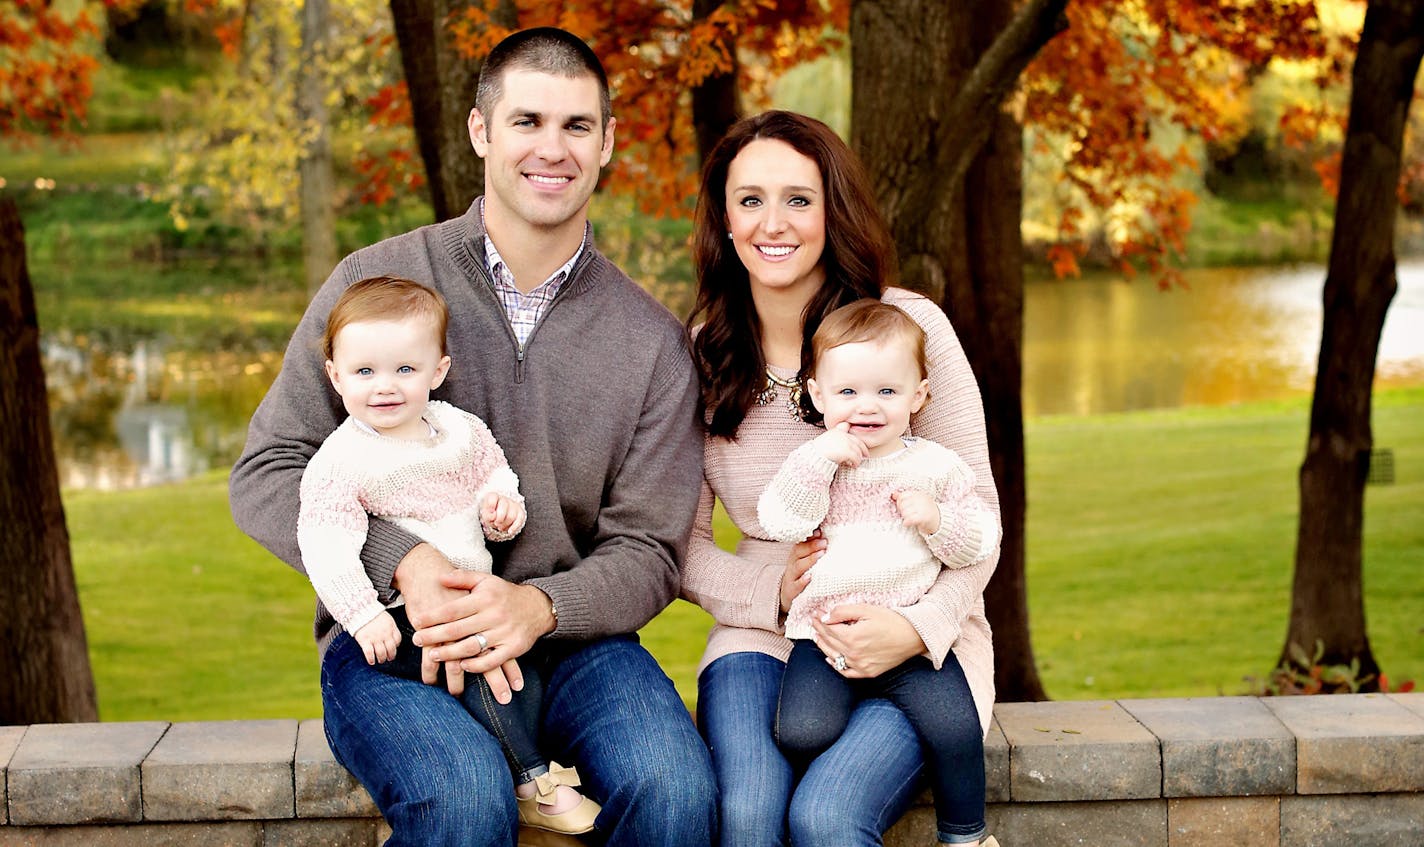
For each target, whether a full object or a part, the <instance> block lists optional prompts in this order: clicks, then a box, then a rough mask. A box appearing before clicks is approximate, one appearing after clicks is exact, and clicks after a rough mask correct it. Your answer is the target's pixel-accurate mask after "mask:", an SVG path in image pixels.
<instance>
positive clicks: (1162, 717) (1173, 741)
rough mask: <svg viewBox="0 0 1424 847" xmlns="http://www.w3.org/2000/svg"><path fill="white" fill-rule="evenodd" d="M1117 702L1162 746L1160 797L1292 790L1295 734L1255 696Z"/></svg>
mask: <svg viewBox="0 0 1424 847" xmlns="http://www.w3.org/2000/svg"><path fill="white" fill-rule="evenodd" d="M1118 702H1119V704H1120V705H1121V706H1122V707H1123V708H1124V709H1126V710H1127V711H1128V712H1129V713H1130V714H1131V715H1132V716H1133V717H1134V718H1137V720H1138V721H1139V722H1141V723H1142V725H1143V726H1145V727H1146V728H1147V731H1148V732H1150V733H1152V734H1153V735H1155V736H1157V740H1158V741H1159V742H1161V744H1162V796H1164V797H1246V796H1252V795H1265V794H1292V793H1294V792H1295V736H1294V735H1291V733H1290V730H1288V729H1286V727H1285V725H1284V724H1282V723H1281V722H1280V721H1279V720H1278V719H1277V718H1276V716H1275V715H1273V714H1272V713H1271V710H1270V709H1267V708H1266V707H1265V706H1263V705H1262V704H1261V701H1260V700H1259V699H1257V698H1255V697H1194V698H1189V699H1181V700H1120V701H1118Z"/></svg>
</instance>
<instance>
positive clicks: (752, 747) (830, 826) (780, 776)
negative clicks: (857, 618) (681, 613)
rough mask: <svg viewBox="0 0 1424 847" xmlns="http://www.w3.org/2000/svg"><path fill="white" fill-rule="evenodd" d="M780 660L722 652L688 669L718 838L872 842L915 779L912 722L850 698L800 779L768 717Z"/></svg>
mask: <svg viewBox="0 0 1424 847" xmlns="http://www.w3.org/2000/svg"><path fill="white" fill-rule="evenodd" d="M784 667H785V666H784V665H783V664H782V663H781V662H780V661H778V660H776V659H773V658H772V657H770V656H766V655H763V654H761V653H732V654H731V655H727V656H723V657H721V658H720V659H718V660H717V661H715V662H713V663H712V664H711V665H709V666H708V667H707V668H706V670H704V671H703V672H702V676H701V677H700V678H699V679H698V682H697V688H698V700H697V725H698V728H699V729H700V730H701V731H702V734H703V736H704V738H705V739H706V740H707V746H708V748H709V749H710V750H711V751H712V767H713V768H714V769H715V771H716V774H717V786H718V788H719V790H720V791H721V798H720V805H719V810H720V812H721V825H722V837H721V841H720V842H719V843H720V844H721V845H722V847H769V846H770V845H785V844H787V843H790V844H793V845H797V847H842V845H844V847H861V845H879V844H880V843H881V836H882V834H883V833H884V832H885V830H887V829H889V828H890V826H891V825H892V824H893V823H895V821H897V820H899V818H900V816H901V815H903V814H904V813H905V810H906V809H908V808H909V807H910V804H911V803H913V802H914V800H915V797H916V796H917V795H918V793H919V791H920V790H921V788H922V787H923V783H922V782H921V779H920V776H921V771H922V769H923V759H922V756H921V753H920V742H919V739H918V738H917V737H916V735H915V730H914V727H912V726H910V722H909V721H908V720H906V718H905V716H904V714H902V713H901V712H900V710H899V709H897V708H895V706H894V705H892V704H891V703H890V702H889V701H887V700H879V699H875V700H864V701H861V702H860V703H859V704H857V705H856V707H855V711H854V712H853V713H852V714H851V718H850V723H849V725H847V726H846V729H845V732H843V733H841V737H840V738H839V739H837V740H836V743H835V744H833V745H831V748H830V749H829V750H827V751H826V752H825V753H822V754H821V755H820V756H819V757H817V758H816V760H815V761H814V762H812V763H811V765H810V767H809V768H808V769H807V770H806V773H805V775H804V776H802V777H801V779H800V782H799V783H798V782H796V781H795V775H794V774H793V772H792V767H791V764H790V763H789V762H787V760H786V757H785V756H783V755H782V753H781V750H780V749H778V747H777V746H776V739H775V736H774V735H773V726H774V722H775V720H776V704H777V699H778V698H779V697H780V694H781V676H782V673H783V670H784Z"/></svg>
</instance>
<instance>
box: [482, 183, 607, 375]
mask: <svg viewBox="0 0 1424 847" xmlns="http://www.w3.org/2000/svg"><path fill="white" fill-rule="evenodd" d="M484 216H485V201H484V198H483V197H481V198H480V223H481V224H483V223H484ZM591 229H592V226H591V225H589V224H587V223H585V224H584V225H583V241H582V242H580V243H579V248H578V249H577V250H575V251H574V254H573V256H571V257H570V258H569V260H568V261H567V262H565V263H564V264H563V265H562V266H561V267H560V268H559V269H558V270H556V271H554V273H553V274H552V275H551V276H550V277H549V278H548V279H546V280H544V282H543V283H542V284H540V285H539V286H538V287H537V288H535V289H534V290H532V291H530V292H529V293H528V294H525V293H523V292H521V291H520V290H519V289H518V288H516V287H515V285H514V274H513V273H511V272H510V270H509V267H508V266H507V265H505V263H504V259H502V258H500V255H499V250H497V249H496V248H495V246H494V242H493V241H491V240H490V237H489V234H488V232H486V235H485V264H486V265H487V266H488V267H489V273H490V281H491V282H492V283H493V285H494V293H495V295H496V296H498V297H499V302H500V303H502V304H504V313H505V314H506V315H507V316H508V317H509V326H510V328H511V329H513V330H514V337H515V338H516V339H518V341H519V346H520V347H523V346H524V342H526V341H528V340H529V334H530V333H531V332H533V331H534V327H536V326H538V324H539V321H540V320H542V319H543V317H544V313H545V312H547V311H549V306H550V304H552V303H553V302H554V298H555V297H556V296H558V294H559V289H561V288H563V287H564V282H565V281H566V280H567V279H568V278H569V273H570V272H571V271H572V270H573V267H574V262H577V261H578V259H579V256H582V255H583V248H584V246H585V245H587V244H588V235H589V231H590V230H591Z"/></svg>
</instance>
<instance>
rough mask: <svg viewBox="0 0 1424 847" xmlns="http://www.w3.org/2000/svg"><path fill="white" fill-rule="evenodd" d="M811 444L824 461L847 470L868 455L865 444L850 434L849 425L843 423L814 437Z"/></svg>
mask: <svg viewBox="0 0 1424 847" xmlns="http://www.w3.org/2000/svg"><path fill="white" fill-rule="evenodd" d="M812 443H813V444H815V445H816V451H817V452H818V453H820V454H821V455H822V456H825V457H826V459H828V460H829V461H832V462H835V463H836V464H838V465H841V466H843V467H847V468H853V467H855V466H856V465H858V464H860V463H861V462H862V461H863V460H864V459H865V458H866V457H867V456H869V455H870V451H869V449H867V448H866V446H865V442H863V441H861V440H860V439H859V438H856V437H855V436H854V435H851V434H850V424H848V423H846V422H845V421H841V422H840V423H838V424H836V427H835V429H828V430H826V431H825V432H824V433H822V434H820V435H818V436H816V439H815V441H813V442H812Z"/></svg>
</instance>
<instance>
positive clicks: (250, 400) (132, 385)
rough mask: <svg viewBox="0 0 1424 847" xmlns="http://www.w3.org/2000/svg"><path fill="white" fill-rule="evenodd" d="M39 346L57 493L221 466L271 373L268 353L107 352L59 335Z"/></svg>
mask: <svg viewBox="0 0 1424 847" xmlns="http://www.w3.org/2000/svg"><path fill="white" fill-rule="evenodd" d="M42 339H43V341H42V353H43V356H44V365H45V378H46V382H47V385H48V389H49V404H50V421H51V425H52V428H53V431H54V440H55V452H56V454H57V457H58V464H59V473H60V484H61V485H62V486H64V487H66V488H93V489H100V490H110V489H119V488H136V487H141V486H147V485H156V484H160V483H164V482H173V481H177V480H180V479H186V478H188V477H191V476H194V475H196V474H199V473H202V472H204V471H207V470H209V469H211V468H215V467H226V466H227V465H230V464H231V463H232V461H233V459H234V458H235V457H236V455H237V453H238V452H239V451H240V450H241V448H242V440H243V438H244V436H245V433H246V421H247V417H248V416H249V415H251V413H252V410H253V409H254V408H256V406H257V403H258V401H259V400H261V397H262V394H263V392H265V391H266V390H267V386H268V385H269V384H271V380H272V378H273V377H274V376H275V375H276V372H277V367H278V366H279V365H280V353H279V352H277V351H257V352H252V351H248V352H244V353H242V354H236V353H232V354H225V353H216V354H211V353H208V354H195V353H192V352H190V351H182V350H177V349H171V347H170V345H169V343H165V342H163V341H159V340H154V339H139V340H136V341H133V342H132V346H131V347H129V346H128V345H127V344H124V343H123V342H122V341H120V342H119V346H118V347H117V348H114V347H110V346H108V345H107V344H106V343H102V342H98V341H97V340H96V339H95V338H94V337H92V336H87V335H82V334H75V333H73V332H71V331H66V330H60V331H57V332H49V331H46V332H45V333H44V335H42ZM254 357H255V358H254Z"/></svg>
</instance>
